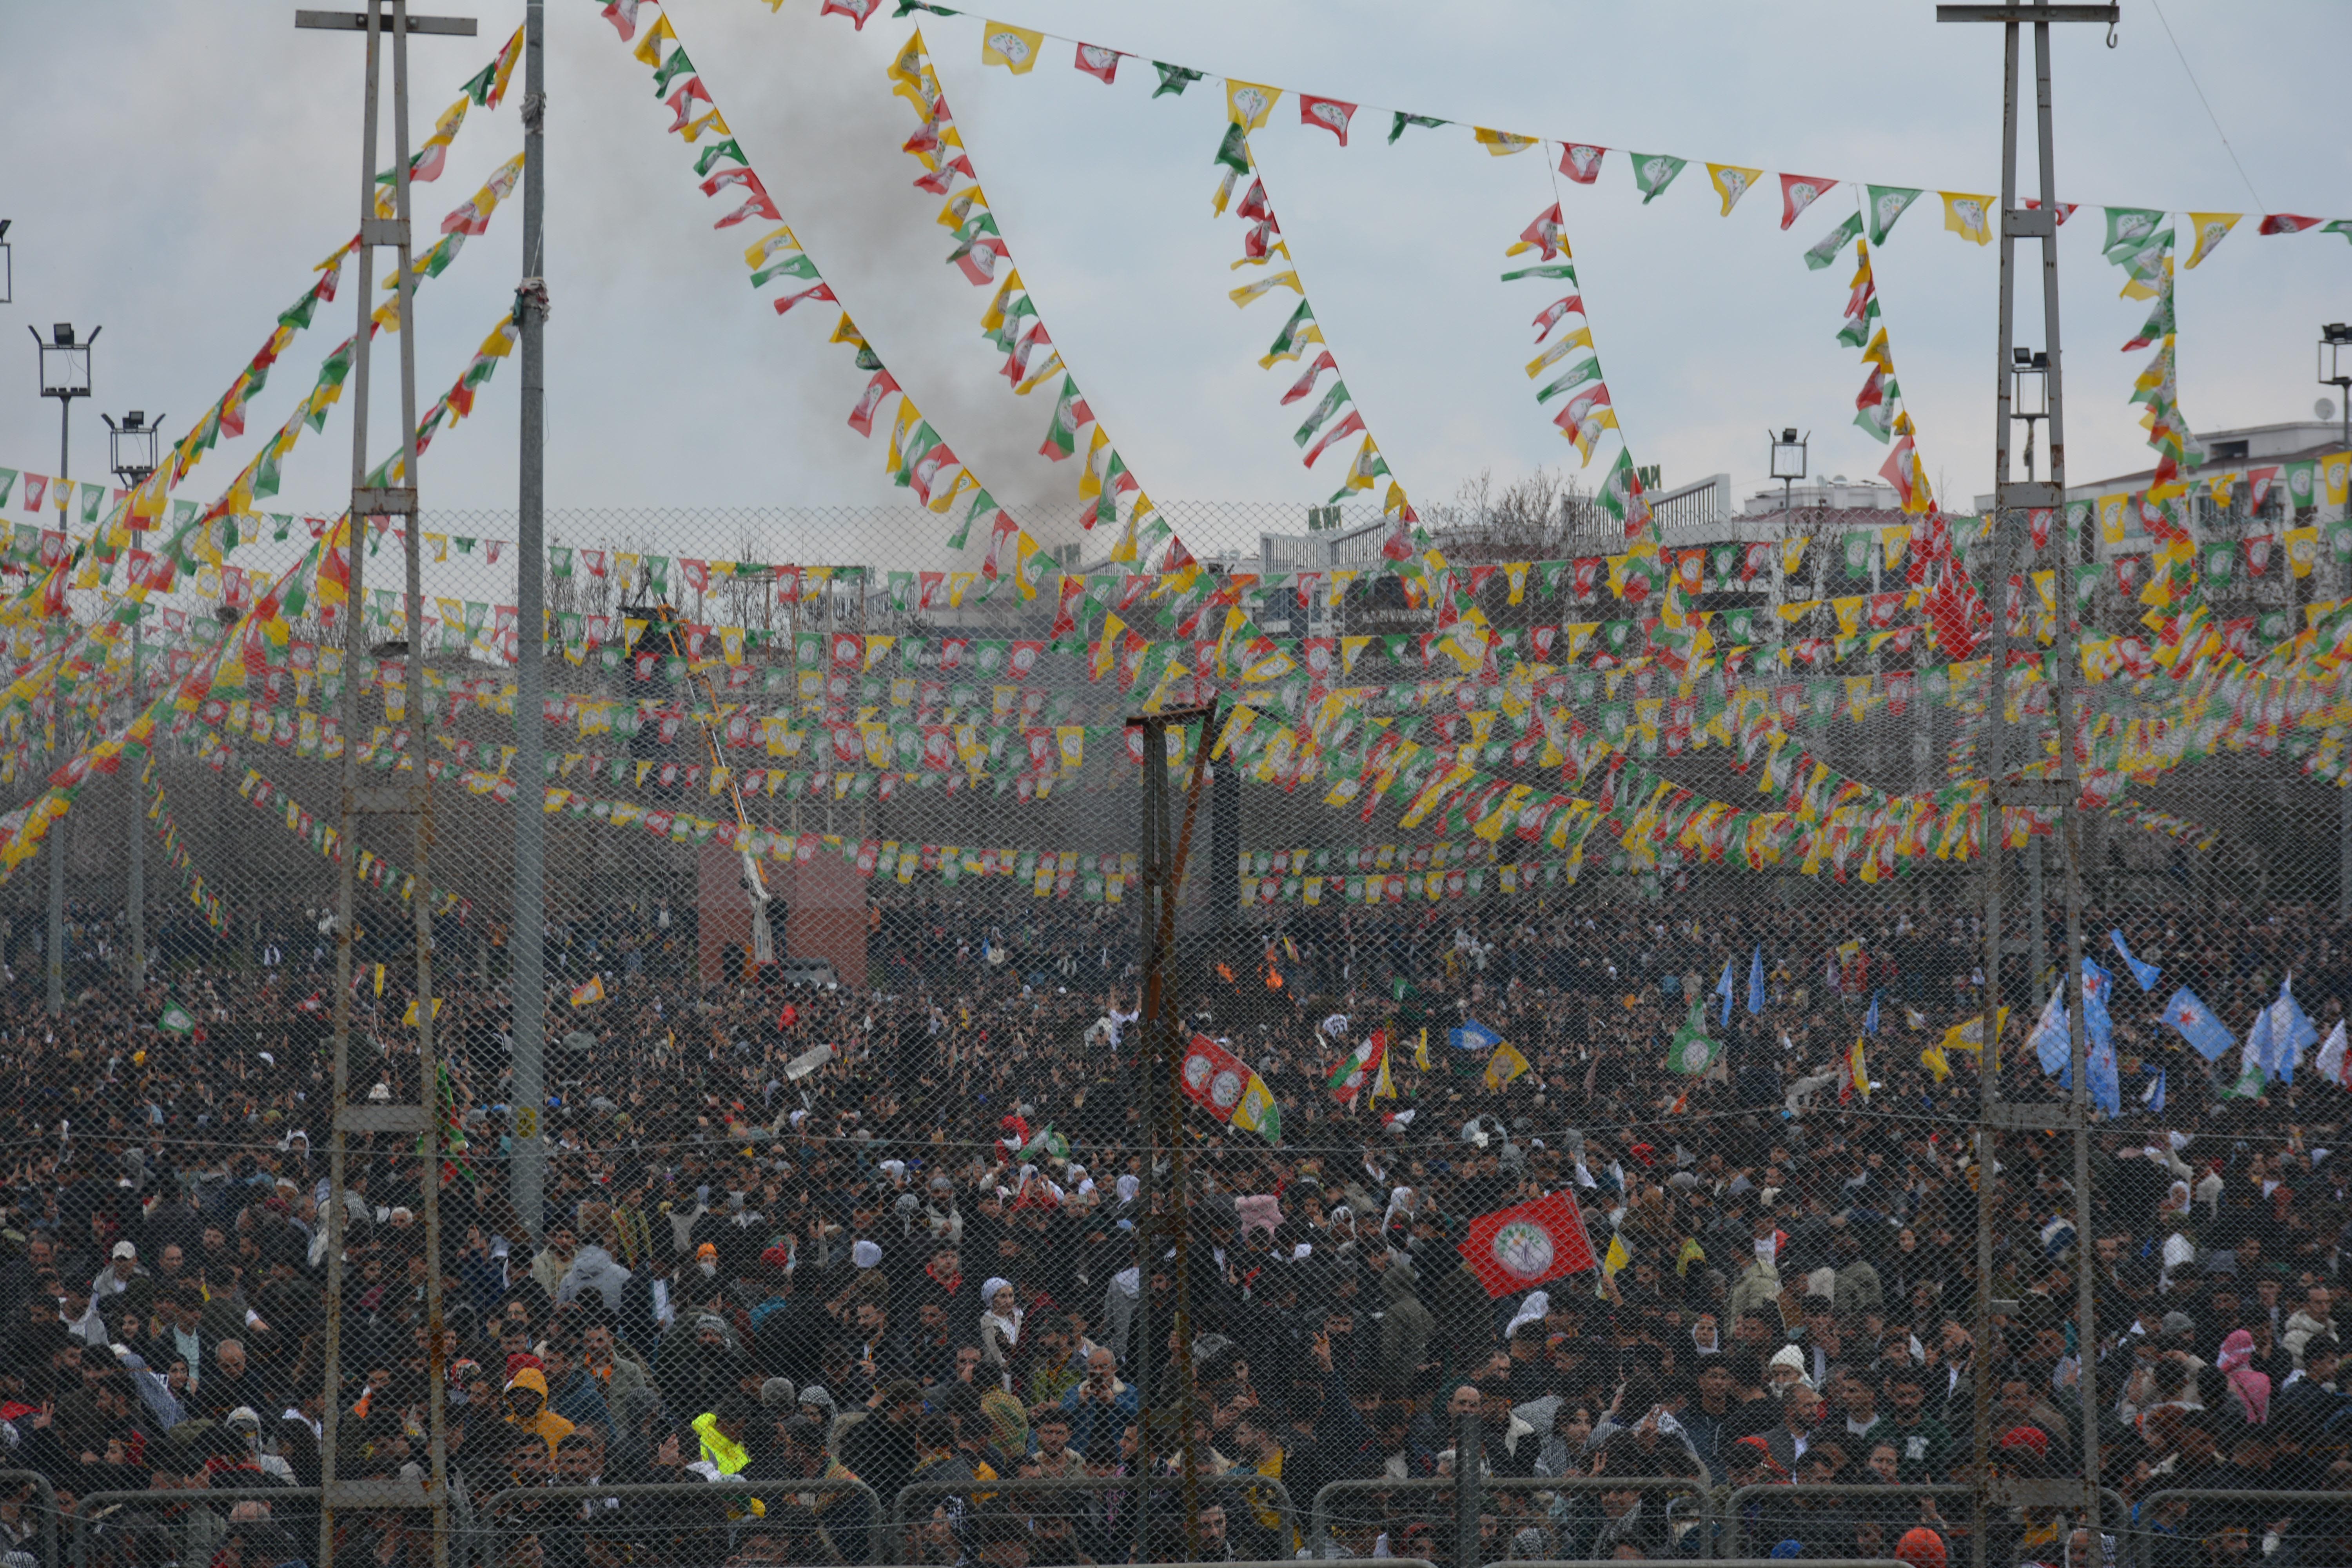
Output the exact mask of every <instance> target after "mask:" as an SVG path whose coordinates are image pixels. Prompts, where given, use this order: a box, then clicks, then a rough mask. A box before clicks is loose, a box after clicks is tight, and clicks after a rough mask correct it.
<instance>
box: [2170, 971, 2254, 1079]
mask: <svg viewBox="0 0 2352 1568" xmlns="http://www.w3.org/2000/svg"><path fill="white" fill-rule="evenodd" d="M2164 1021H2165V1022H2166V1023H2168V1024H2169V1025H2171V1026H2172V1027H2173V1030H2174V1032H2175V1033H2177V1034H2179V1037H2181V1038H2182V1039H2184V1040H2187V1041H2188V1042H2189V1045H2190V1046H2191V1047H2194V1048H2195V1050H2196V1052H2197V1054H2198V1055H2199V1056H2200V1057H2203V1058H2205V1059H2206V1060H2207V1061H2209V1062H2218V1061H2220V1060H2221V1058H2222V1055H2223V1054H2224V1053H2225V1052H2227V1051H2228V1050H2229V1048H2230V1047H2231V1046H2234V1045H2236V1044H2237V1043H2238V1037H2237V1036H2235V1035H2233V1034H2231V1032H2230V1026H2228V1025H2227V1024H2224V1023H2223V1022H2221V1019H2220V1018H2218V1017H2215V1016H2213V1009H2212V1008H2210V1007H2208V1006H2207V1005H2205V1004H2204V1003H2203V1002H2201V1001H2200V1000H2199V999H2198V996H2197V993H2196V992H2194V991H2191V990H2190V989H2189V987H2188V986H2186V985H2184V986H2182V987H2181V988H2180V989H2179V990H2178V991H2176V992H2174V993H2173V994H2172V1000H2171V1001H2169V1002H2167V1003H2166V1004H2165V1005H2164Z"/></svg>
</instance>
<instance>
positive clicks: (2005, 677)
mask: <svg viewBox="0 0 2352 1568" xmlns="http://www.w3.org/2000/svg"><path fill="white" fill-rule="evenodd" d="M2118 9H2119V8H2118V7H2117V6H2116V5H2051V4H2048V3H2046V0H2042V3H2033V4H2006V5H1937V7H1936V19H1937V21H1938V22H1998V23H2000V24H2001V26H2002V30H2003V35H2004V37H2003V50H2002V60H2003V68H2002V98H2001V128H2000V143H2001V168H2000V342H1999V345H1998V347H1997V349H1996V351H1995V352H1996V358H1995V360H1994V363H1993V375H1994V387H1995V413H1994V421H1993V506H1992V518H1991V522H1992V538H1991V545H1992V549H1991V556H1992V571H1991V577H1992V581H1993V583H1994V584H1995V592H1996V593H1997V594H2003V595H2004V596H2005V590H2006V587H2007V584H2008V582H2009V578H2010V574H2011V564H2012V563H2013V562H2015V561H2016V558H2017V557H2018V556H2019V555H2020V554H2021V552H2023V551H2026V550H2030V549H2032V518H2031V513H2032V510H2034V509H2048V510H2058V509H2062V508H2063V506H2064V505H2065V496H2066V424H2065V414H2064V406H2065V405H2064V399H2063V394H2062V387H2063V373H2062V366H2063V359H2062V357H2061V355H2060V353H2059V338H2058V205H2057V176H2056V172H2055V163H2054V157H2053V147H2052V141H2051V126H2050V26H2051V24H2052V23H2053V22H2097V23H2104V24H2105V26H2108V27H2109V28H2110V29H2112V28H2113V27H2114V26H2115V25H2116V17H2117V13H2118ZM2020 26H2032V29H2033V72H2034V121H2035V129H2036V132H2037V138H2038V141H2039V143H2040V174H2041V187H2042V190H2041V201H2040V203H2039V205H2037V206H2036V207H2034V208H2033V209H2032V210H2026V209H2022V208H2021V207H2019V206H2018V205H2017V118H2018V45H2019V42H2020V38H2019V35H2018V29H2019V27H2020ZM2020 237H2024V238H2028V239H2039V240H2040V241H2041V242H2042V333H2043V342H2045V343H2046V344H2047V345H2048V353H2049V356H2050V364H2049V382H2048V388H2047V391H2048V398H2049V420H2050V479H2049V481H2048V482H2047V483H2040V482H2036V481H2034V480H2032V479H2012V478H2011V475H2010V426H2011V417H2012V408H2011V385H2012V381H2011V365H2012V363H2013V359H2014V356H2013V354H2012V353H2011V350H2012V346H2013V342H2014V327H2015V321H2014V315H2015V300H2016V288H2017V281H2016V242H2017V240H2018V239H2019V238H2020ZM2067 564H2068V565H2070V566H2071V565H2073V564H2074V563H2073V562H2072V561H2069V562H2068V563H2067ZM2064 580H2065V578H2064V577H2063V575H2062V577H2061V581H2062V582H2063V581H2064ZM2059 599H2060V601H2061V603H2060V606H2059V611H2058V615H2059V636H2058V642H2057V647H2056V650H2055V652H2056V660H2055V664H2054V666H2053V670H2054V674H2053V679H2052V682H2051V684H2052V686H2053V688H2054V692H2053V695H2054V697H2055V699H2056V700H2055V702H2054V704H2053V713H2054V718H2055V721H2056V735H2057V740H2056V746H2055V750H2054V752H2052V753H2051V754H2050V755H2049V756H2048V757H2047V758H2044V757H2043V756H2042V755H2040V754H2038V753H2039V752H2040V748H2039V747H2038V746H2037V747H2036V748H2035V752H2036V753H2037V754H2035V755H2032V756H2030V757H2028V758H2025V759H2022V760H2021V764H2020V765H2021V767H2032V768H2033V773H2032V776H2031V777H2024V778H2017V777H2012V776H2011V773H2010V763H2009V756H2008V747H2009V720H2008V704H2009V696H2010V679H2009V617H2008V615H2007V613H2006V608H2005V606H2003V607H2002V608H2000V609H1996V610H1995V612H1994V614H1993V616H1992V636H1991V637H1990V645H1991V661H1990V672H1989V679H1990V696H1989V698H1988V700H1987V704H1986V717H1987V724H1986V732H1987V746H1986V758H1985V764H1984V767H1985V795H1986V799H1985V816H1984V842H1983V857H1982V858H1983V865H1984V876H1985V891H1984V921H1985V954H1984V966H1985V987H1984V1016H1983V1019H1982V1023H1981V1028H1982V1030H1983V1034H1982V1045H1981V1048H1980V1051H1979V1056H1978V1067H1979V1073H1978V1089H1979V1123H1978V1126H1977V1133H1976V1172H1977V1289H1976V1315H1975V1321H1974V1325H1973V1331H1974V1335H1975V1345H1974V1347H1973V1349H1972V1351H1971V1352H1970V1363H1971V1365H1970V1372H1971V1373H1972V1381H1973V1383H1974V1384H1975V1393H1976V1420H1975V1423H1974V1450H1975V1452H1974V1458H1975V1464H1974V1467H1973V1468H1972V1471H1971V1473H1972V1475H1973V1476H1974V1478H1975V1489H1976V1495H1975V1498H1974V1500H1973V1503H1974V1506H1973V1510H1972V1520H1971V1530H1970V1558H1971V1561H1972V1562H1973V1563H1975V1564H1976V1568H1985V1564H1986V1541H1985V1526H1986V1523H1987V1521H1988V1520H1989V1518H1990V1514H1991V1511H1992V1510H1993V1509H1995V1508H2000V1507H2031V1506H2042V1507H2060V1508H2074V1509H2079V1510H2081V1511H2082V1517H2083V1520H2084V1522H2085V1523H2086V1524H2088V1525H2089V1527H2090V1528H2091V1529H2092V1530H2094V1531H2096V1530H2097V1529H2098V1527H2099V1428H2098V1419H2099V1394H2098V1376H2097V1372H2098V1360H2099V1341H2098V1323H2097V1320H2096V1318H2095V1313H2094V1310H2093V1309H2094V1299H2093V1291H2092V1281H2091V1268H2090V1264H2089V1258H2091V1256H2092V1250H2091V1247H2092V1237H2091V1181H2090V1156H2091V1142H2090V1118H2089V1102H2088V1086H2089V1084H2088V1080H2089V1077H2090V1075H2089V1071H2088V1064H2087V1061H2086V1049H2085V1042H2084V1017H2083V878H2082V842H2083V834H2082V824H2081V818H2080V815H2079V813H2078V812H2077V810H2076V809H2075V808H2076V803H2077V800H2078V797H2079V796H2080V795H2081V791H2082V782H2081V777H2080V774H2079V773H2078V770H2077V767H2076V763H2075V757H2074V723H2073V721H2072V714H2073V710H2074V701H2073V688H2074V681H2075V679H2076V678H2077V673H2078V671H2077V664H2078V660H2077V656H2076V651H2075V635H2076V627H2075V612H2074V595H2072V594H2071V593H2065V592H2063V591H2062V592H2061V594H2060V595H2059ZM2041 763H2047V765H2046V766H2034V764H2041ZM2011 806H2017V807H2025V806H2042V807H2045V808H2054V809H2055V810H2056V811H2057V813H2058V839H2059V847H2060V855H2061V862H2062V872H2063V879H2062V896H2063V898H2064V900H2065V907H2066V971H2065V975H2064V983H2065V987H2066V1011H2067V1016H2068V1019H2069V1029H2068V1034H2069V1037H2070V1038H2069V1043H2068V1059H2069V1060H2070V1062H2071V1063H2072V1066H2073V1068H2074V1078H2073V1083H2074V1093H2073V1096H2072V1098H2071V1099H2070V1100H2068V1101H2067V1103H2065V1104H2063V1105H2052V1104H2048V1103H2046V1102H2045V1103H2030V1104H2029V1103H2017V1104H2012V1103H2007V1102H2004V1101H2003V1100H2001V1099H2000V1014H2001V1006H2000V970H2001V960H2002V958H2003V956H2004V955H2005V954H2008V953H2011V952H2026V951H2029V950H2030V949H2038V948H2039V947H2040V946H2041V928H2042V917H2043V911H2042V909H2040V908H2039V907H2038V906H2037V907H2036V908H2035V909H2034V910H2032V921H2033V929H2034V935H2033V938H2032V941H2031V942H2030V943H2029V942H2025V941H2021V940H2012V939H2010V938H2008V937H2007V936H2006V933H2005V931H2004V928H2003V921H2002V900H2001V865H2002V860H2003V858H2004V853H2005V848H2006V841H2007V834H2006V824H2005V822H2004V820H2003V819H2004V817H2005V816H2006V814H2007V808H2009V807H2011ZM2035 881H2036V882H2037V883H2038V882H2039V881H2040V879H2039V878H2038V877H2037V878H2036V879H2035ZM2035 890H2036V891H2037V892H2038V891H2039V889H2038V887H2037V889H2035ZM2036 978H2037V984H2038V976H2037V977H2036ZM2061 1129H2063V1130H2065V1131H2071V1132H2072V1133H2073V1134H2074V1284H2075V1315H2076V1319H2077V1324H2076V1334H2077V1339H2076V1345H2077V1348H2078V1351H2079V1353H2080V1356H2081V1365H2082V1377H2081V1392H2082V1397H2083V1413H2082V1416H2081V1423H2082V1429H2083V1473H2082V1475H2081V1476H2080V1477H2078V1478H2075V1479H2014V1478H2004V1479H1994V1478H1993V1477H1992V1475H1991V1474H1990V1458H1991V1454H1992V1402H1993V1396H1994V1393H1995V1388H1994V1383H1993V1380H1994V1378H1995V1376H1996V1375H1997V1373H1996V1370H1995V1368H1996V1364H1997V1360H1998V1358H1997V1357H1995V1355H1994V1354H1993V1352H1992V1343H1993V1334H1994V1326H1993V1325H1994V1321H1995V1319H1996V1318H2007V1317H2011V1316H2013V1315H2014V1314H2015V1311H2016V1309H2017V1303H2016V1302H2014V1301H1996V1300H1994V1299H1993V1294H1992V1291H1993V1226H1994V1225H1995V1223H1996V1222H1997V1219H1998V1215H1999V1204H1998V1202H1997V1194H1996V1192H1995V1188H1996V1186H1997V1184H1998V1183H1997V1169H1998V1163H1999V1161H1998V1150H1999V1144H2000V1133H2001V1132H2002V1131H2055V1130H2061Z"/></svg>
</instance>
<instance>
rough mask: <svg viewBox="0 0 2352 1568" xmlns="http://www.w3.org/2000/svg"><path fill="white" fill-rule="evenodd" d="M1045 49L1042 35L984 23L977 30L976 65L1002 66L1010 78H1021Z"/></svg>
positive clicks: (992, 23)
mask: <svg viewBox="0 0 2352 1568" xmlns="http://www.w3.org/2000/svg"><path fill="white" fill-rule="evenodd" d="M1044 47H1045V34H1043V33H1040V32H1036V31H1034V30H1033V29H1031V28H1028V27H1015V26H1009V25H1008V24H1006V23H1003V22H988V23H984V24H982V27H981V30H980V63H981V64H982V65H984V66H1003V68H1005V69H1006V70H1009V71H1011V72H1012V73H1013V75H1014V76H1022V75H1025V74H1026V73H1027V72H1028V70H1029V68H1031V67H1032V66H1034V65H1035V64H1036V63H1037V54H1038V51H1039V50H1041V49H1043V48H1044Z"/></svg>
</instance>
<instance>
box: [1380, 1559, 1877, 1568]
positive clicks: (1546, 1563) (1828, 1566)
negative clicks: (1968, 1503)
mask: <svg viewBox="0 0 2352 1568" xmlns="http://www.w3.org/2000/svg"><path fill="white" fill-rule="evenodd" d="M1383 1561H1384V1562H1389V1563H1393V1562H1396V1561H1398V1560H1397V1559H1396V1558H1393V1557H1391V1558H1386V1559H1383ZM1706 1561H1707V1562H1710V1563H1715V1564H1717V1568H1771V1565H1772V1564H1773V1563H1781V1562H1786V1561H1787V1559H1786V1558H1780V1557H1711V1558H1708V1559H1706ZM1805 1561H1806V1562H1808V1563H1811V1564H1812V1565H1813V1568H1910V1564H1908V1563H1904V1562H1902V1561H1901V1560H1899V1559H1897V1558H1893V1557H1808V1558H1806V1559H1805ZM1583 1563H1584V1560H1583V1559H1577V1558H1564V1557H1507V1558H1504V1559H1503V1560H1502V1561H1501V1562H1499V1563H1486V1565H1485V1568H1583Z"/></svg>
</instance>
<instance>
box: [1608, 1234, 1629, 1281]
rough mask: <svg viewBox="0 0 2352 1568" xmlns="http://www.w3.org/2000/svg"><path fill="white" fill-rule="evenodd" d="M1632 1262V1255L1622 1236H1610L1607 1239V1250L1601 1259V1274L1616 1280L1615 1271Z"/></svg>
mask: <svg viewBox="0 0 2352 1568" xmlns="http://www.w3.org/2000/svg"><path fill="white" fill-rule="evenodd" d="M1631 1262H1633V1253H1632V1251H1630V1250H1629V1249H1628V1248H1627V1247H1626V1246H1625V1238H1624V1237H1622V1236H1612V1237H1610V1238H1609V1250H1608V1251H1607V1252H1605V1253H1603V1254H1601V1272H1602V1273H1603V1274H1606V1275H1607V1276H1609V1278H1611V1279H1616V1278H1617V1271H1618V1270H1619V1269H1621V1268H1624V1267H1625V1265H1627V1264H1628V1263H1631Z"/></svg>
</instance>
